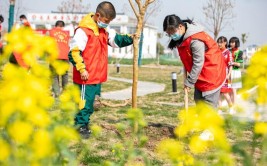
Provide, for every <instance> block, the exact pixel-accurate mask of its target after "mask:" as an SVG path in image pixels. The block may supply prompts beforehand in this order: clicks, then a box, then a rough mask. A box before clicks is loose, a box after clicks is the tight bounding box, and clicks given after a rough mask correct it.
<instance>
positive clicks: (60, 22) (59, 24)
mask: <svg viewBox="0 0 267 166" xmlns="http://www.w3.org/2000/svg"><path fill="white" fill-rule="evenodd" d="M55 26H56V27H64V26H65V23H64V21H62V20H58V21H57V22H56V25H55Z"/></svg>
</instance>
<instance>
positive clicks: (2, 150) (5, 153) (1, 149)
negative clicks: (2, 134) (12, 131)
mask: <svg viewBox="0 0 267 166" xmlns="http://www.w3.org/2000/svg"><path fill="white" fill-rule="evenodd" d="M10 152H11V149H10V146H9V144H8V143H7V142H6V141H4V140H3V139H1V138H0V154H1V155H0V161H2V162H3V161H5V160H6V159H7V158H8V157H9V155H10Z"/></svg>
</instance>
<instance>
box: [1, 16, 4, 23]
mask: <svg viewBox="0 0 267 166" xmlns="http://www.w3.org/2000/svg"><path fill="white" fill-rule="evenodd" d="M0 22H1V23H2V22H4V17H3V16H2V15H0Z"/></svg>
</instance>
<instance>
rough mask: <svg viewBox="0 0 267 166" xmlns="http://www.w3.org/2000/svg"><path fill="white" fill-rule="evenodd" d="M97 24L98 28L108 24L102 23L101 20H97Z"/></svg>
mask: <svg viewBox="0 0 267 166" xmlns="http://www.w3.org/2000/svg"><path fill="white" fill-rule="evenodd" d="M97 26H98V27H99V28H106V27H108V24H105V23H103V22H101V21H98V22H97Z"/></svg>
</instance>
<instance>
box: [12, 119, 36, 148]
mask: <svg viewBox="0 0 267 166" xmlns="http://www.w3.org/2000/svg"><path fill="white" fill-rule="evenodd" d="M32 132H33V127H32V125H31V124H29V123H27V122H22V121H15V122H14V123H12V124H11V125H10V126H8V134H9V135H10V137H11V138H12V139H13V140H14V141H16V142H17V143H19V144H24V143H27V142H28V141H29V139H30V137H31V135H32Z"/></svg>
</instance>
